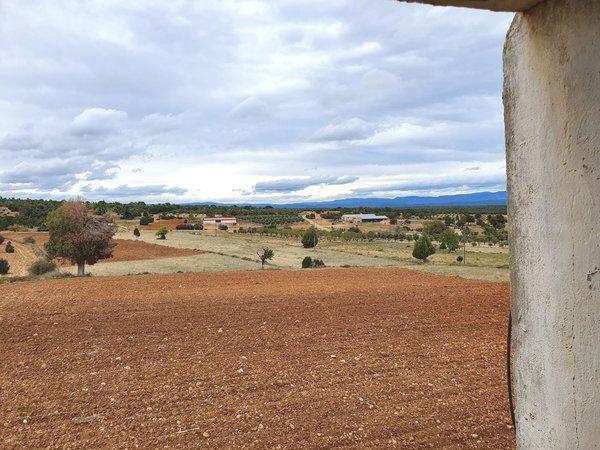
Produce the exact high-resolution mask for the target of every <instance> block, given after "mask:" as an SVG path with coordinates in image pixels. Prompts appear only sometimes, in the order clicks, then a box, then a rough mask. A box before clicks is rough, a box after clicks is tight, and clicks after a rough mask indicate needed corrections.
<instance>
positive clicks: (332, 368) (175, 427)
mask: <svg viewBox="0 0 600 450" xmlns="http://www.w3.org/2000/svg"><path fill="white" fill-rule="evenodd" d="M507 313H508V285H507V284H505V283H486V282H480V281H471V280H465V279H461V278H449V277H440V276H435V275H431V274H427V273H423V272H414V271H410V270H403V269H397V268H377V269H323V270H304V271H300V270H298V271H256V272H229V273H210V274H202V273H197V274H173V275H160V276H158V275H145V276H130V277H97V278H95V277H91V278H82V279H61V280H51V281H38V282H27V283H17V284H12V285H4V286H0V346H1V347H0V352H1V354H0V447H1V448H39V447H48V448H66V447H68V448H97V447H113V448H114V447H118V448H125V447H127V448H134V447H139V448H159V447H161V448H162V447H169V448H172V447H179V448H189V447H198V446H200V447H210V448H231V447H241V446H246V447H254V448H262V447H269V448H277V447H278V446H281V447H282V448H298V447H301V448H327V447H333V446H344V447H354V448H357V447H360V448H364V447H392V446H396V447H399V448H430V447H436V448H439V447H444V448H486V449H487V448H494V449H498V448H512V447H513V435H512V433H513V432H512V430H511V429H510V426H509V423H510V419H509V414H508V410H507V400H506V386H505V384H506V381H505V375H504V339H505V330H506V316H507Z"/></svg>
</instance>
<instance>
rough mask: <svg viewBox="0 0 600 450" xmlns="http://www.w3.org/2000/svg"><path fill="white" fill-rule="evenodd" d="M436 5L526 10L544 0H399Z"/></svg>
mask: <svg viewBox="0 0 600 450" xmlns="http://www.w3.org/2000/svg"><path fill="white" fill-rule="evenodd" d="M401 1H408V2H411V3H427V4H429V5H436V6H463V7H465V8H477V9H489V10H492V11H526V10H528V9H529V8H531V7H533V6H535V5H537V4H538V3H541V2H542V1H544V0H401Z"/></svg>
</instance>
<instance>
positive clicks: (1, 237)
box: [0, 234, 4, 244]
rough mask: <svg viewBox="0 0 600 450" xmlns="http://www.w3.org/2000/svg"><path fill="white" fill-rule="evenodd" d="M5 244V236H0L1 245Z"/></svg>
mask: <svg viewBox="0 0 600 450" xmlns="http://www.w3.org/2000/svg"><path fill="white" fill-rule="evenodd" d="M3 242H4V236H2V235H1V234H0V244H2V243H3Z"/></svg>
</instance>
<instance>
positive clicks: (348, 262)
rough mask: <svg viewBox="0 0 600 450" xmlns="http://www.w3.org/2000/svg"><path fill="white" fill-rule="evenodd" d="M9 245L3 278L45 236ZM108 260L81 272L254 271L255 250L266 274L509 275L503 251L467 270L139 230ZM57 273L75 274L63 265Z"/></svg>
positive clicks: (332, 249) (363, 244) (336, 246)
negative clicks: (308, 270) (262, 253)
mask: <svg viewBox="0 0 600 450" xmlns="http://www.w3.org/2000/svg"><path fill="white" fill-rule="evenodd" d="M3 234H4V235H5V236H6V238H7V239H11V240H12V241H13V243H14V244H15V250H16V251H15V253H14V254H0V257H4V258H6V259H8V260H9V263H10V264H11V272H10V274H9V275H13V276H14V275H26V273H27V268H28V267H29V265H30V264H31V263H32V262H33V261H34V260H35V259H36V256H35V253H34V252H33V250H32V249H31V247H30V246H28V245H26V244H24V243H23V239H24V238H25V237H27V236H31V237H33V238H34V239H35V240H36V243H37V244H38V245H39V246H40V247H43V245H44V243H45V242H46V240H47V239H48V234H47V233H33V232H22V233H15V232H4V233H3ZM116 238H117V239H116V240H115V242H116V247H115V249H114V255H113V257H112V258H110V259H107V260H101V261H100V262H99V263H98V264H96V265H94V266H88V267H87V271H88V272H89V273H91V274H93V275H97V276H116V275H131V274H141V273H157V274H158V273H177V272H222V271H239V270H258V269H260V264H259V262H258V257H257V254H256V253H257V251H259V250H261V248H262V247H263V246H269V247H270V248H272V249H273V250H274V251H275V257H274V258H273V260H271V261H270V262H269V264H268V265H267V266H266V268H267V269H297V268H299V267H300V265H301V261H302V259H303V258H304V257H305V256H311V257H313V258H319V259H322V260H323V261H324V262H325V264H326V265H327V267H405V268H411V269H416V270H423V271H426V272H432V273H436V274H440V275H450V276H460V277H463V278H471V279H480V280H487V281H507V280H508V274H509V271H508V269H507V267H508V254H507V249H506V248H499V247H493V248H491V247H488V246H484V245H480V246H477V247H471V246H468V247H467V265H462V264H458V263H456V257H457V256H458V255H462V250H461V251H458V252H455V253H447V252H439V251H438V253H436V254H435V255H433V256H431V257H430V260H431V261H430V262H429V263H427V264H421V263H419V262H417V261H416V260H415V259H414V258H412V247H413V244H412V243H408V242H393V241H371V242H369V241H355V242H344V241H329V240H326V239H321V240H320V241H319V244H318V246H317V247H316V248H314V249H305V248H303V247H302V246H301V244H300V242H299V239H297V238H293V239H286V238H281V237H267V236H254V235H249V234H237V233H231V232H223V231H217V230H210V231H207V230H205V231H201V232H190V231H171V232H170V233H169V234H168V235H167V239H166V240H164V241H163V240H157V239H156V236H155V234H154V231H142V235H141V237H140V238H135V237H134V236H133V234H132V232H131V231H129V230H128V231H121V232H119V233H117V235H116ZM61 270H62V271H67V272H71V273H76V268H75V267H73V266H70V265H69V263H68V262H63V263H61Z"/></svg>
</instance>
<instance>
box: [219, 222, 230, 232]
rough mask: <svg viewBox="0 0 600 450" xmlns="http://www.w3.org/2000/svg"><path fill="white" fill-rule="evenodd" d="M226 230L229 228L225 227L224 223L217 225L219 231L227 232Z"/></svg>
mask: <svg viewBox="0 0 600 450" xmlns="http://www.w3.org/2000/svg"><path fill="white" fill-rule="evenodd" d="M228 229H229V227H228V226H227V225H225V224H224V223H220V224H219V230H221V231H227V230H228Z"/></svg>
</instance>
